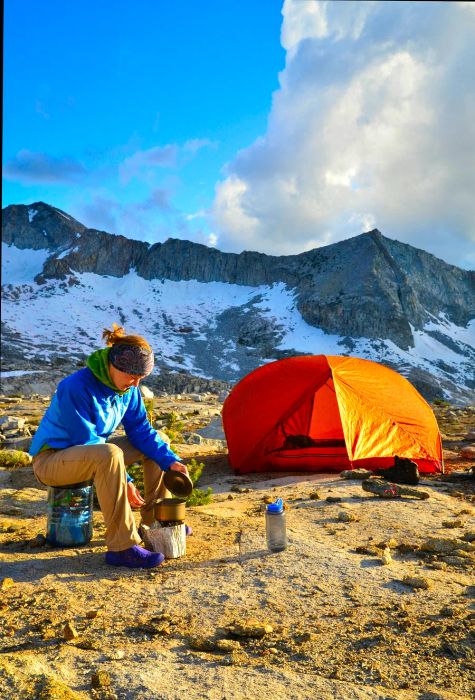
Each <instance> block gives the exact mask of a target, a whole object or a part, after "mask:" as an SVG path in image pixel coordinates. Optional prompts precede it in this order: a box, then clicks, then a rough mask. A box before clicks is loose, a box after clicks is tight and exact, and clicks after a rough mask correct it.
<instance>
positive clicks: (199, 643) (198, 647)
mask: <svg viewBox="0 0 475 700" xmlns="http://www.w3.org/2000/svg"><path fill="white" fill-rule="evenodd" d="M188 644H189V646H190V649H194V650H195V651H215V649H216V641H215V640H214V639H213V637H207V636H205V635H202V634H199V635H193V636H191V637H188Z"/></svg>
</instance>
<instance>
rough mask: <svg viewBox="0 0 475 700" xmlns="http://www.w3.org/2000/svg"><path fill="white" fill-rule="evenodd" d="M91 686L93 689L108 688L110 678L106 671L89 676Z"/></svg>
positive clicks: (99, 671) (95, 672)
mask: <svg viewBox="0 0 475 700" xmlns="http://www.w3.org/2000/svg"><path fill="white" fill-rule="evenodd" d="M91 685H92V687H93V688H110V685H111V678H110V675H109V672H108V671H105V670H98V671H94V672H93V674H92V676H91Z"/></svg>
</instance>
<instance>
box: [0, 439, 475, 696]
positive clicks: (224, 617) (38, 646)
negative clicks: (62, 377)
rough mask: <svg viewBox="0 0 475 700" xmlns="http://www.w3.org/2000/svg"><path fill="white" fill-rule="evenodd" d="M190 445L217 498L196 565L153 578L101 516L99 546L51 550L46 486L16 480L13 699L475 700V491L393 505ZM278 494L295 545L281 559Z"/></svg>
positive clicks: (9, 487)
mask: <svg viewBox="0 0 475 700" xmlns="http://www.w3.org/2000/svg"><path fill="white" fill-rule="evenodd" d="M447 439H451V438H450V436H448V438H447ZM177 450H178V451H179V452H180V453H181V454H182V456H183V457H184V458H185V459H186V458H189V457H192V456H195V457H197V458H198V459H199V461H203V462H205V464H206V469H205V472H204V475H203V477H202V481H201V484H200V486H203V487H205V486H208V485H211V486H212V487H213V490H214V493H215V498H214V500H213V502H212V503H211V504H209V505H206V506H200V507H196V508H192V509H188V518H187V522H189V523H190V524H191V525H192V526H193V530H194V532H193V535H192V536H191V537H189V538H188V541H187V555H186V557H184V558H182V559H177V560H168V561H166V562H165V564H164V565H163V566H161V567H160V568H159V569H157V570H153V571H129V570H125V569H124V570H122V569H115V568H113V567H108V566H106V565H105V563H104V551H105V548H104V541H103V533H104V526H103V521H102V516H101V513H100V511H97V512H95V514H94V537H93V540H92V542H91V543H90V545H88V546H86V547H83V548H79V549H51V548H49V547H48V546H45V545H44V544H42V538H41V537H39V538H38V537H37V535H41V534H42V533H44V532H45V491H44V490H43V489H41V488H40V487H39V485H38V484H37V483H36V481H35V480H34V478H33V476H32V474H31V470H30V468H29V467H25V468H21V469H16V470H9V471H7V470H3V471H1V472H0V487H1V492H0V531H1V544H0V561H1V572H2V573H1V575H0V581H2V589H3V590H2V592H1V597H0V625H1V631H2V637H1V641H0V651H1V652H2V653H1V654H0V697H1V698H2V699H3V698H4V699H5V700H10V699H12V700H13V699H15V700H17V699H19V700H26V699H29V698H39V699H40V700H58V699H59V698H66V699H67V698H69V699H70V700H73V699H74V698H91V697H92V698H94V697H95V698H99V699H101V700H105V699H108V700H112V699H113V698H121V699H123V700H129V699H130V700H132V699H133V700H152V699H154V700H155V699H163V700H184V699H185V698H189V699H190V700H198V699H199V698H210V699H211V700H215V699H216V700H224V699H226V700H233V699H234V698H236V699H239V700H241V699H246V700H247V699H248V698H249V699H251V698H252V699H254V698H256V697H258V696H259V695H261V694H262V695H264V694H265V695H266V696H269V695H270V696H273V697H274V698H295V699H297V700H298V699H306V698H317V699H320V698H321V699H322V700H326V699H327V698H328V699H330V698H331V699H332V700H333V699H335V698H336V699H342V700H353V699H355V700H356V699H358V700H360V699H361V700H363V699H371V700H376V699H379V700H390V699H393V700H396V699H398V700H399V699H401V700H402V699H407V700H413V699H414V700H415V699H416V698H417V700H439V699H441V700H442V699H444V700H455V699H457V700H460V699H462V698H471V697H473V694H474V692H475V652H474V630H473V621H474V619H475V605H474V596H475V580H474V577H473V562H474V557H475V555H474V551H475V542H474V541H473V540H474V539H475V518H474V515H475V508H474V506H475V495H474V494H475V484H474V483H473V481H471V482H468V481H448V480H447V479H446V478H445V479H444V478H440V477H439V478H430V479H425V480H423V481H422V482H421V484H420V486H419V487H418V488H419V489H420V490H424V491H427V492H428V493H430V498H429V499H428V500H425V501H422V500H416V499H413V498H409V497H408V498H401V499H395V500H391V501H387V500H382V499H379V498H377V497H375V496H372V495H371V494H369V493H366V492H364V491H363V490H362V488H361V482H360V481H357V480H349V481H347V480H343V479H341V478H340V477H339V476H338V475H335V474H319V475H309V474H302V475H292V476H288V475H282V474H280V475H279V474H274V475H271V474H261V475H249V476H248V477H236V476H234V475H233V474H232V472H231V470H230V468H229V466H228V464H227V459H226V455H225V454H223V453H222V452H221V453H219V452H217V451H216V449H215V448H213V447H212V446H200V445H193V446H191V445H179V446H177ZM456 464H457V467H458V468H463V467H467V466H468V463H467V462H463V461H461V460H460V459H456ZM276 496H282V497H283V498H284V500H285V501H286V504H287V511H286V516H287V525H288V535H289V546H288V548H287V550H285V551H284V552H281V553H278V554H271V553H269V552H268V551H267V550H266V547H265V529H264V514H263V510H264V508H265V505H264V499H265V498H266V497H272V498H274V497H276ZM328 498H330V499H335V498H339V499H341V500H340V501H336V502H332V500H330V501H329V500H327V499H328ZM430 538H432V540H430ZM434 538H437V540H434ZM431 542H432V543H431ZM426 550H428V551H426ZM438 550H442V551H438ZM383 558H385V559H386V561H389V560H390V561H389V563H386V564H385V563H383V561H382V560H383ZM406 577H412V578H413V579H414V580H413V581H412V584H411V583H410V582H409V581H408V579H407V578H406ZM404 580H406V582H405V583H404ZM417 585H419V586H423V587H415V586H417ZM236 625H237V626H236Z"/></svg>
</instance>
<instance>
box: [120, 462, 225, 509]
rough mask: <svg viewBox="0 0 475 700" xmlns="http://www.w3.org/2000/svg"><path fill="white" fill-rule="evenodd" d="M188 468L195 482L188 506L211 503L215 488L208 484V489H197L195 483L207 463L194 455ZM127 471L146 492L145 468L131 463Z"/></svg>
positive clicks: (142, 491) (141, 489)
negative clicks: (198, 459) (199, 460)
mask: <svg viewBox="0 0 475 700" xmlns="http://www.w3.org/2000/svg"><path fill="white" fill-rule="evenodd" d="M186 466H187V468H188V473H189V475H190V479H191V480H192V482H193V491H192V492H191V495H190V496H189V498H187V500H186V505H187V506H203V505H206V504H207V503H211V501H212V500H213V489H212V488H211V487H210V486H208V488H207V489H206V490H203V489H197V488H195V484H196V483H197V482H198V480H199V478H200V476H201V474H202V473H203V469H204V468H205V465H204V463H203V462H197V461H196V459H195V458H194V457H193V458H192V459H190V460H189V462H188V464H187V465H186ZM127 471H128V473H129V474H130V476H131V477H132V479H133V480H134V484H135V486H136V487H137V488H138V489H139V491H140V492H141V493H142V495H143V493H144V483H143V469H142V467H141V465H140V464H131V465H130V466H128V467H127Z"/></svg>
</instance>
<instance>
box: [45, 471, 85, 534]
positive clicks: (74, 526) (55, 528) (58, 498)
mask: <svg viewBox="0 0 475 700" xmlns="http://www.w3.org/2000/svg"><path fill="white" fill-rule="evenodd" d="M93 495H94V494H93V488H92V481H83V482H82V483H80V484H70V485H69V486H48V507H47V511H48V513H47V515H48V520H47V525H46V540H47V542H49V543H50V544H52V545H58V546H62V547H75V546H77V545H81V544H87V542H89V541H90V539H91V537H92V507H93Z"/></svg>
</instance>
